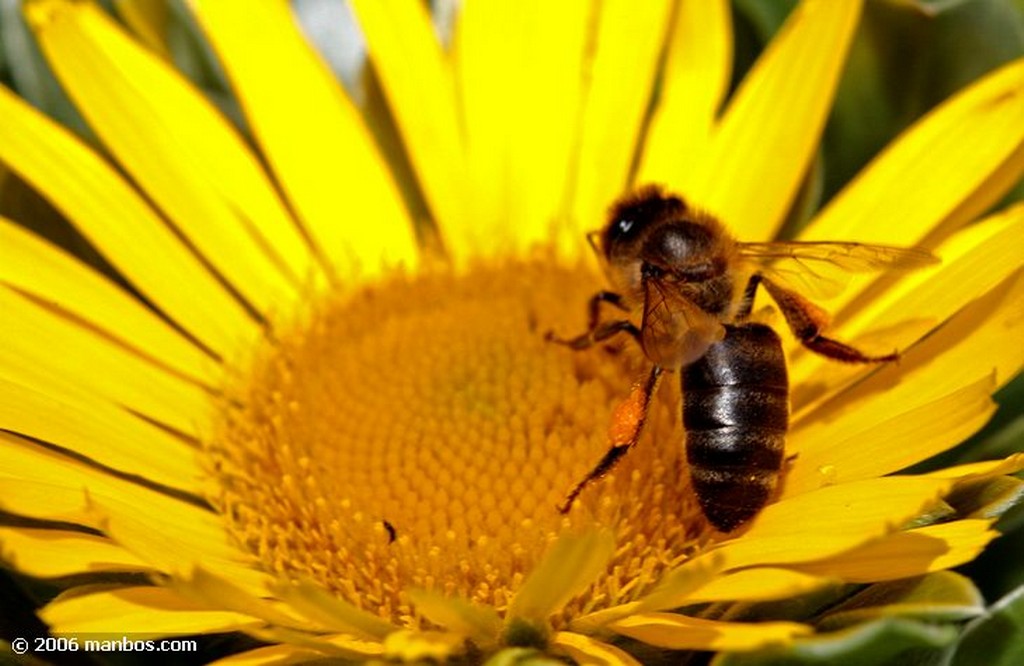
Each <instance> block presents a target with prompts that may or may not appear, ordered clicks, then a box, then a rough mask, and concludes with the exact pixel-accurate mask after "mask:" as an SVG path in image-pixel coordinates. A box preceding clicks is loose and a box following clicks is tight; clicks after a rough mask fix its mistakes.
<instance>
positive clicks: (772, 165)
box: [683, 0, 862, 240]
mask: <svg viewBox="0 0 1024 666" xmlns="http://www.w3.org/2000/svg"><path fill="white" fill-rule="evenodd" d="M861 4H862V3H861V0H804V1H803V2H802V3H801V4H800V5H799V6H798V7H797V8H796V9H794V10H793V13H792V14H791V15H790V17H789V19H788V20H787V21H786V23H785V25H784V26H783V27H782V29H781V30H780V31H779V33H778V34H777V35H776V36H775V38H774V39H773V40H772V42H771V44H769V45H768V48H767V49H765V51H764V53H763V54H762V55H761V57H760V58H759V59H758V61H757V63H755V64H754V67H753V69H751V71H750V73H749V74H747V76H746V78H745V79H744V80H743V83H742V84H741V86H740V88H739V90H737V91H736V94H735V95H734V96H733V98H732V100H731V101H730V103H729V106H728V108H727V109H726V111H725V114H724V116H723V117H722V120H721V122H720V123H719V124H718V126H717V127H716V128H715V131H714V134H713V136H712V139H711V145H710V146H709V149H708V151H707V152H706V153H705V156H704V159H702V160H701V164H700V168H699V169H698V170H696V171H695V172H694V174H693V178H692V179H689V180H688V182H686V184H685V187H684V188H683V194H684V195H685V196H688V197H689V198H690V199H692V200H693V202H694V203H695V204H696V205H698V206H700V207H702V208H706V209H708V210H710V211H711V212H713V213H714V214H716V215H718V216H719V217H720V218H721V219H722V220H723V221H724V222H725V223H726V224H728V225H729V227H730V228H731V229H732V230H733V231H734V232H735V233H736V234H737V236H739V237H740V238H742V239H744V240H765V239H768V238H771V237H772V236H773V235H774V233H775V231H776V230H777V229H778V227H779V225H780V224H781V223H782V220H783V218H784V217H785V215H786V212H787V211H788V209H789V206H790V203H791V202H792V200H793V197H794V195H795V194H796V191H797V189H798V188H799V186H800V182H801V180H802V179H803V177H804V175H805V173H806V171H807V167H808V165H809V164H810V161H811V158H812V157H813V155H814V153H815V150H816V149H817V146H818V138H819V136H820V134H821V131H822V128H823V127H824V124H825V119H826V118H827V117H828V112H829V109H830V108H831V106H832V97H833V95H834V94H835V89H836V85H837V82H838V80H839V75H840V74H841V73H842V70H843V65H844V63H845V62H846V52H847V49H848V47H849V44H850V40H851V38H852V37H853V34H854V31H855V30H856V28H857V21H858V19H859V18H860V9H861Z"/></svg>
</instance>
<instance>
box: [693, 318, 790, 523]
mask: <svg viewBox="0 0 1024 666" xmlns="http://www.w3.org/2000/svg"><path fill="white" fill-rule="evenodd" d="M681 377H682V386H683V426H684V428H685V429H686V458H687V461H688V462H689V464H690V477H691V481H692V483H693V488H694V492H695V493H696V495H697V500H698V502H699V504H700V507H701V509H702V511H703V512H704V515H705V517H706V518H707V519H708V521H709V522H710V523H711V524H712V525H714V527H715V528H716V529H719V530H721V531H723V532H730V531H732V530H734V529H736V528H737V527H739V526H740V525H742V524H743V523H745V522H746V521H748V520H750V519H751V518H752V517H753V516H754V515H755V514H756V513H757V512H758V511H760V510H761V507H763V506H764V505H765V503H767V501H768V499H769V497H770V496H771V493H772V491H773V490H774V488H775V484H776V481H777V479H778V474H779V470H780V469H781V467H782V460H783V456H784V448H785V441H786V430H787V429H788V425H789V381H788V378H787V375H786V359H785V356H784V355H783V353H782V342H781V341H780V340H779V336H778V335H777V334H776V333H775V331H773V330H772V329H771V328H769V327H768V326H764V325H763V324H744V325H742V326H726V335H725V339H723V340H722V341H721V342H719V343H717V344H715V345H713V346H712V347H711V348H710V349H709V350H708V353H707V354H705V355H704V356H703V357H702V358H701V359H700V360H698V361H696V362H695V363H693V364H692V365H690V366H687V367H686V368H684V369H683V371H682V373H681Z"/></svg>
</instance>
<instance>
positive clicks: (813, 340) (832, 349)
mask: <svg viewBox="0 0 1024 666" xmlns="http://www.w3.org/2000/svg"><path fill="white" fill-rule="evenodd" d="M760 282H761V284H763V285H764V288H765V289H767V290H768V294H769V295H771V297H772V300H774V301H775V303H776V305H778V306H779V309H780V310H781V311H782V316H783V317H785V318H786V323H787V324H789V328H790V330H791V331H793V335H795V336H796V337H797V339H798V340H799V341H800V344H802V345H803V346H804V347H806V348H807V349H809V350H811V351H812V352H814V353H815V354H819V355H821V356H824V357H826V358H830V359H832V360H834V361H839V362H841V363H886V362H889V361H896V360H898V359H899V357H900V355H899V354H898V353H896V352H893V353H892V354H885V355H882V356H871V355H869V354H865V353H864V352H862V351H861V350H859V349H857V348H856V347H852V346H850V345H848V344H846V343H845V342H840V341H838V340H833V339H832V338H828V337H825V336H824V335H822V334H821V331H822V330H823V329H824V328H825V326H826V325H827V324H828V314H826V312H825V311H824V310H822V309H821V308H820V307H818V306H817V305H815V304H814V303H811V302H810V301H809V300H807V299H806V298H804V297H803V296H801V295H800V294H798V293H796V292H794V291H790V290H788V289H784V288H783V287H780V286H779V285H777V284H776V283H774V282H772V281H771V280H768V279H765V278H764V277H762V278H760Z"/></svg>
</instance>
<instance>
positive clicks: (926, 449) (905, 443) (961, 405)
mask: <svg viewBox="0 0 1024 666" xmlns="http://www.w3.org/2000/svg"><path fill="white" fill-rule="evenodd" d="M994 391H995V381H994V380H993V378H992V377H991V376H983V377H981V378H980V379H979V380H978V381H976V382H973V383H971V384H968V385H967V386H964V387H963V388H961V389H958V390H955V391H953V392H952V393H950V394H948V395H945V396H942V397H940V398H937V399H935V400H931V401H928V402H925V403H923V404H921V405H920V406H918V407H915V408H913V409H908V410H906V411H904V412H903V413H901V414H898V415H896V416H892V417H889V418H884V417H882V418H879V419H878V420H874V419H872V417H870V416H869V415H868V414H859V415H858V416H857V417H856V418H851V419H836V420H817V419H813V418H812V419H808V420H807V423H808V425H807V426H806V427H801V428H798V429H796V430H795V431H793V432H792V433H791V435H790V437H789V442H788V445H789V447H790V448H789V451H791V452H793V453H796V454H797V455H796V459H795V460H794V461H793V462H792V464H791V465H790V467H789V471H788V473H787V475H786V484H785V492H784V496H785V497H791V496H794V495H799V494H800V493H803V492H807V491H808V490H813V489H814V488H817V487H819V486H822V485H826V484H835V483H845V482H847V481H855V480H857V479H867V478H871V477H875V476H882V475H884V474H890V473H892V472H896V471H898V470H901V469H904V468H906V467H909V466H910V465H913V464H914V463H917V462H920V461H922V460H926V459H928V458H930V457H931V456H933V455H937V454H939V453H941V452H943V451H945V450H947V449H950V448H952V447H954V446H956V445H957V444H959V443H961V442H963V441H964V440H966V439H967V438H968V437H970V436H971V435H973V434H974V433H975V432H977V431H978V430H980V429H981V427H982V426H983V425H985V423H987V422H988V420H989V418H990V417H991V416H992V414H993V413H994V412H995V410H996V404H995V403H994V402H993V401H992V398H991V397H990V396H991V395H992V393H993V392H994Z"/></svg>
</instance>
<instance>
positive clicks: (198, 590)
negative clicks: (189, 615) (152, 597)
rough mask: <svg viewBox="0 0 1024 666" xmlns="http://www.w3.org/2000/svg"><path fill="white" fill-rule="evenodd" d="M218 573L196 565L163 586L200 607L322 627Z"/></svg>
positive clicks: (275, 622) (292, 625) (304, 627)
mask: <svg viewBox="0 0 1024 666" xmlns="http://www.w3.org/2000/svg"><path fill="white" fill-rule="evenodd" d="M220 573H221V572H220V571H217V572H213V571H208V570H207V569H206V568H205V567H203V566H200V565H198V564H197V565H195V566H193V567H191V570H190V571H188V572H186V573H183V575H176V576H174V577H173V578H171V579H170V580H168V581H167V582H166V585H167V587H168V588H169V589H171V590H173V591H175V592H177V593H178V594H180V595H181V596H182V597H184V598H186V599H190V600H192V601H194V602H195V603H197V604H199V605H200V606H201V607H205V608H211V609H224V610H231V611H235V612H237V613H240V614H243V615H247V616H250V617H254V618H259V619H261V620H263V621H265V622H266V623H267V624H270V625H274V626H279V627H287V628H291V629H299V630H312V631H317V630H320V629H322V627H317V626H310V623H309V621H308V620H306V619H304V618H300V617H298V616H296V614H295V612H294V611H293V610H292V609H291V608H290V607H288V606H287V604H282V603H278V602H275V601H271V600H269V599H263V598H260V597H258V596H256V595H255V594H252V592H251V591H250V590H246V589H243V588H242V587H240V586H238V585H235V584H234V583H233V582H232V581H229V580H227V579H226V578H224V577H222V576H221V575H219V574H220Z"/></svg>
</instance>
